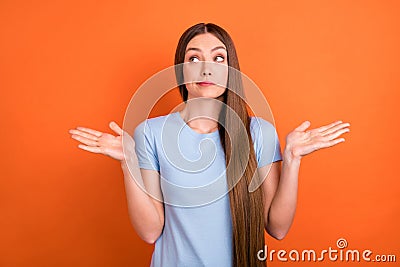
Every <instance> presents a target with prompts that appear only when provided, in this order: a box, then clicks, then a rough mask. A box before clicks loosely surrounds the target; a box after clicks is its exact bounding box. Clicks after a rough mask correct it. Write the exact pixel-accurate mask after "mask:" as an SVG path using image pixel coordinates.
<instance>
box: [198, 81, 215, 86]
mask: <svg viewBox="0 0 400 267" xmlns="http://www.w3.org/2000/svg"><path fill="white" fill-rule="evenodd" d="M197 84H198V85H200V86H210V85H214V83H213V82H209V81H205V82H198V83H197Z"/></svg>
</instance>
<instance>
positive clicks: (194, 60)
mask: <svg viewBox="0 0 400 267" xmlns="http://www.w3.org/2000/svg"><path fill="white" fill-rule="evenodd" d="M189 61H190V62H199V61H200V60H199V59H198V58H197V57H191V58H189Z"/></svg>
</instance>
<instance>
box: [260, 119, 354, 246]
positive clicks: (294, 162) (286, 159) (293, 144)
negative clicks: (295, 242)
mask: <svg viewBox="0 0 400 267" xmlns="http://www.w3.org/2000/svg"><path fill="white" fill-rule="evenodd" d="M309 126H310V123H309V122H308V121H306V122H304V123H302V124H301V125H300V126H299V127H297V128H296V129H295V130H294V131H293V132H291V133H290V134H289V135H288V136H287V138H286V147H285V149H284V152H283V160H282V164H281V163H280V162H275V163H272V165H267V166H264V167H261V168H259V169H258V174H259V175H260V177H261V178H264V177H266V179H265V180H264V182H263V184H262V186H263V191H264V217H265V229H266V230H267V232H268V233H269V234H270V235H271V236H273V237H275V238H276V239H282V238H284V237H285V236H286V234H287V233H288V231H289V228H290V226H291V225H292V222H293V218H294V214H295V211H296V205H297V189H298V175H299V169H300V162H301V158H302V157H303V156H305V155H307V154H310V153H312V152H314V151H316V150H318V149H321V148H326V147H331V146H334V145H336V144H339V143H341V142H343V141H344V138H338V137H339V136H341V135H342V134H344V133H346V132H348V131H349V128H348V127H349V126H350V125H349V124H348V123H342V122H341V121H338V122H335V123H332V124H330V125H327V126H323V127H320V128H316V129H313V130H308V131H306V130H307V128H308V127H309Z"/></svg>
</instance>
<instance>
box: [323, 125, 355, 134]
mask: <svg viewBox="0 0 400 267" xmlns="http://www.w3.org/2000/svg"><path fill="white" fill-rule="evenodd" d="M347 127H350V123H340V124H338V125H336V126H333V127H331V128H329V129H327V130H325V131H323V132H321V136H326V135H329V134H332V133H334V132H336V131H339V130H342V129H344V128H347ZM347 129H348V128H347Z"/></svg>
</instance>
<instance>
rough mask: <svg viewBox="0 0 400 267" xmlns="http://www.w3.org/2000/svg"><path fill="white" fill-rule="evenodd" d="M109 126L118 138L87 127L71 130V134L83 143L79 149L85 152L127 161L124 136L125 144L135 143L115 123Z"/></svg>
mask: <svg viewBox="0 0 400 267" xmlns="http://www.w3.org/2000/svg"><path fill="white" fill-rule="evenodd" d="M109 126H110V128H111V129H112V130H113V131H114V132H115V133H116V134H117V135H116V136H115V135H112V134H108V133H102V132H99V131H97V130H94V129H90V128H86V127H77V128H76V129H71V130H69V133H70V134H71V137H72V138H73V139H75V140H77V141H79V142H81V144H79V145H78V147H79V148H81V149H83V150H86V151H89V152H93V153H100V154H104V155H106V156H109V157H111V158H114V159H117V160H120V161H122V160H126V156H125V155H124V151H123V148H122V136H123V135H124V142H129V143H131V144H134V141H133V139H132V137H131V136H129V134H127V133H126V132H124V131H123V130H122V129H121V128H120V127H119V126H118V125H117V124H116V123H115V122H111V123H110V124H109ZM129 147H132V146H129Z"/></svg>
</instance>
